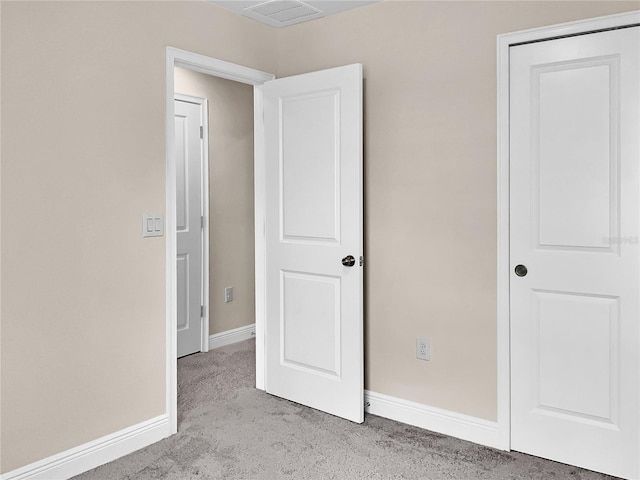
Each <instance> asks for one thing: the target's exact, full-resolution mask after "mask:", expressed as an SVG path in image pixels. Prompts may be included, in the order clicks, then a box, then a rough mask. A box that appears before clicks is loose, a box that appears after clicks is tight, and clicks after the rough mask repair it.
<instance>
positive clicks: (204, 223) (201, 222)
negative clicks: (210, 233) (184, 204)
mask: <svg viewBox="0 0 640 480" xmlns="http://www.w3.org/2000/svg"><path fill="white" fill-rule="evenodd" d="M206 224H207V220H206V219H205V218H204V215H203V216H201V217H200V228H204V226H205V225H206Z"/></svg>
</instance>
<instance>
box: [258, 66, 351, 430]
mask: <svg viewBox="0 0 640 480" xmlns="http://www.w3.org/2000/svg"><path fill="white" fill-rule="evenodd" d="M264 120H265V145H266V209H265V215H266V244H267V255H266V257H267V258H266V310H267V318H266V375H265V384H266V385H265V386H266V390H267V392H268V393H271V394H273V395H277V396H280V397H284V398H287V399H289V400H293V401H295V402H298V403H301V404H304V405H308V406H310V407H313V408H317V409H319V410H322V411H325V412H328V413H331V414H334V415H337V416H340V417H343V418H347V419H349V420H352V421H354V422H362V421H363V420H364V407H363V382H364V373H363V372H364V366H363V363H364V358H363V325H362V318H363V306H362V301H363V300H362V299H363V296H362V288H363V275H362V265H361V261H360V258H361V255H362V253H363V251H362V66H361V65H359V64H357V65H349V66H346V67H340V68H335V69H331V70H325V71H321V72H314V73H309V74H305V75H298V76H294V77H287V78H282V79H278V80H274V81H270V82H267V83H265V84H264ZM348 256H352V257H353V261H354V263H353V265H352V266H345V265H343V263H342V259H343V258H345V257H348ZM345 263H347V264H348V263H349V261H348V260H345Z"/></svg>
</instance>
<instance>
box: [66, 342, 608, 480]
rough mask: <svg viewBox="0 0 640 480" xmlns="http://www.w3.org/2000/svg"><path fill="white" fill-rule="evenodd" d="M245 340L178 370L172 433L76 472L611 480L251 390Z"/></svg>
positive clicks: (92, 476)
mask: <svg viewBox="0 0 640 480" xmlns="http://www.w3.org/2000/svg"><path fill="white" fill-rule="evenodd" d="M254 358H255V343H254V341H253V340H248V341H246V342H242V343H238V344H235V345H230V346H227V347H223V348H221V349H218V350H214V351H211V352H209V353H201V354H196V355H191V356H189V357H185V358H183V359H180V360H179V361H178V392H179V394H178V412H179V419H178V430H179V432H178V434H176V435H174V436H173V437H170V438H168V439H165V440H163V441H161V442H158V443H156V444H154V445H151V446H149V447H147V448H145V449H143V450H140V451H138V452H135V453H133V454H131V455H128V456H126V457H123V458H121V459H119V460H116V461H114V462H111V463H109V464H107V465H104V466H102V467H98V468H97V469H95V470H91V471H89V472H87V473H84V474H82V475H80V476H78V477H76V479H78V480H125V479H168V480H169V479H171V480H174V479H175V480H188V479H264V480H271V479H273V480H279V479H301V480H328V479H337V480H342V479H344V480H350V479H385V480H386V479H428V480H436V479H437V480H440V479H492V480H502V479H545V480H547V479H567V478H571V479H575V480H578V479H580V480H595V479H605V478H611V477H607V476H604V475H599V474H596V473H593V472H588V471H586V470H581V469H578V468H574V467H570V466H567V465H562V464H559V463H555V462H551V461H547V460H542V459H539V458H536V457H531V456H528V455H523V454H519V453H506V452H501V451H499V450H494V449H492V448H487V447H482V446H479V445H476V444H473V443H470V442H465V441H463V440H457V439H455V438H451V437H447V436H445V435H440V434H436V433H433V432H429V431H427V430H421V429H419V428H415V427H411V426H408V425H404V424H401V423H397V422H394V421H391V420H387V419H384V418H381V417H376V416H374V415H367V416H366V419H365V423H364V424H362V425H356V424H354V423H351V422H348V421H346V420H342V419H339V418H336V417H333V416H331V415H327V414H325V413H322V412H319V411H316V410H312V409H310V408H307V407H303V406H301V405H298V404H296V403H292V402H289V401H287V400H282V399H280V398H276V397H273V396H271V395H267V394H266V393H264V392H262V391H259V390H256V389H255V388H253V385H254V382H255V363H254Z"/></svg>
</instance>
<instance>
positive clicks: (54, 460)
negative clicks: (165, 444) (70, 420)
mask: <svg viewBox="0 0 640 480" xmlns="http://www.w3.org/2000/svg"><path fill="white" fill-rule="evenodd" d="M169 423H170V422H169V416H168V415H166V414H165V415H160V416H159V417H155V418H152V419H151V420H147V421H145V422H142V423H139V424H137V425H133V426H131V427H128V428H125V429H123V430H120V431H119V432H115V433H112V434H110V435H106V436H104V437H102V438H98V439H97V440H93V441H91V442H88V443H85V444H84V445H80V446H78V447H75V448H72V449H70V450H67V451H65V452H62V453H58V454H56V455H53V456H51V457H48V458H45V459H43V460H40V461H37V462H34V463H32V464H30V465H26V466H24V467H21V468H18V469H16V470H12V471H11V472H7V473H4V474H2V475H0V480H26V479H29V480H36V479H37V480H63V479H67V478H70V477H73V476H75V475H79V474H81V473H83V472H86V471H87V470H91V469H92V468H96V467H98V466H100V465H104V464H105V463H108V462H111V461H113V460H115V459H117V458H120V457H122V456H124V455H128V454H129V453H132V452H135V451H136V450H139V449H141V448H144V447H146V446H148V445H151V444H152V443H155V442H157V441H159V440H162V439H163V438H166V437H168V436H169V435H170V434H171V428H170V424H169Z"/></svg>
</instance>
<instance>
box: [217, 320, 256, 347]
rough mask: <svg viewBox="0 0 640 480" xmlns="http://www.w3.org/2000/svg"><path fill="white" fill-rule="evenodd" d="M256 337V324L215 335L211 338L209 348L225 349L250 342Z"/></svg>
mask: <svg viewBox="0 0 640 480" xmlns="http://www.w3.org/2000/svg"><path fill="white" fill-rule="evenodd" d="M255 336H256V324H255V323H252V324H251V325H245V326H244V327H239V328H234V329H232V330H227V331H226V332H220V333H215V334H213V335H211V336H210V337H209V348H210V349H211V350H213V349H214V348H220V347H224V346H225V345H231V344H232V343H238V342H242V341H244V340H249V339H250V338H254V337H255Z"/></svg>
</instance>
